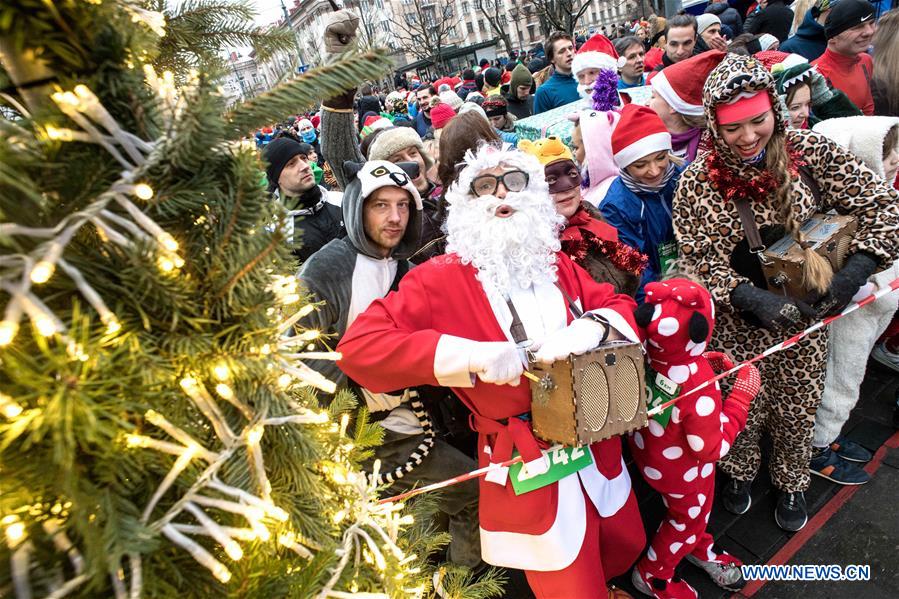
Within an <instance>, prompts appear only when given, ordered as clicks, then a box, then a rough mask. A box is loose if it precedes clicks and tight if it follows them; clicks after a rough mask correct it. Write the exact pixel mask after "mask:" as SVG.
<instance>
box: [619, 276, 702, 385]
mask: <svg viewBox="0 0 899 599" xmlns="http://www.w3.org/2000/svg"><path fill="white" fill-rule="evenodd" d="M645 290H646V300H645V303H644V304H643V305H641V306H640V307H639V308H637V310H636V312H635V313H634V316H635V318H636V321H637V325H638V326H639V327H640V328H641V329H642V331H641V332H642V333H643V336H644V338H645V339H646V352H647V354H648V355H649V359H650V360H653V361H656V362H661V363H663V364H667V365H679V364H687V363H689V362H694V361H696V360H697V359H699V358H700V357H701V356H702V354H703V352H704V351H705V350H706V347H707V346H708V344H709V341H710V340H711V338H712V329H713V328H714V326H715V306H714V304H713V302H712V296H711V295H710V294H709V292H708V291H707V290H706V288H705V287H703V286H702V285H699V284H697V283H694V282H692V281H688V280H686V279H670V280H667V281H660V282H656V283H649V284H648V285H646V288H645ZM679 382H682V381H679Z"/></svg>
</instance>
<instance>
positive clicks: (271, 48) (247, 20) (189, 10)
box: [153, 0, 294, 74]
mask: <svg viewBox="0 0 899 599" xmlns="http://www.w3.org/2000/svg"><path fill="white" fill-rule="evenodd" d="M155 5H156V10H158V11H160V12H162V13H163V14H165V16H166V35H165V37H163V38H162V39H161V40H160V41H159V46H158V51H159V53H158V55H157V56H156V58H155V60H154V61H153V65H154V66H155V67H156V69H157V70H158V71H160V72H162V71H164V70H169V71H172V72H173V73H180V74H184V73H186V72H187V71H188V70H189V69H190V68H198V69H202V70H207V69H208V67H210V66H214V65H219V64H220V63H221V52H222V50H223V49H225V48H232V47H251V48H254V49H255V50H256V56H257V59H259V60H265V59H266V58H268V57H269V56H271V55H272V54H273V53H275V52H278V51H289V50H290V49H292V48H293V45H294V38H293V33H292V31H290V30H288V29H285V28H280V27H269V28H265V27H260V26H258V25H256V23H255V21H254V19H255V18H256V10H255V8H254V7H253V5H252V4H251V3H249V2H248V1H247V0H188V1H187V2H183V3H174V2H171V1H170V0H155Z"/></svg>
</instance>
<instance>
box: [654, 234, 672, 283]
mask: <svg viewBox="0 0 899 599" xmlns="http://www.w3.org/2000/svg"><path fill="white" fill-rule="evenodd" d="M656 249H657V250H658V252H659V269H660V271H659V274H660V275H664V274H665V273H667V272H668V269H669V268H671V267H672V265H673V264H674V262H675V260H677V242H676V241H674V240H673V239H671V240H669V241H666V242H664V243H660V244H659V245H658V247H657V248H656Z"/></svg>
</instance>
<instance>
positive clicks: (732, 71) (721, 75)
mask: <svg viewBox="0 0 899 599" xmlns="http://www.w3.org/2000/svg"><path fill="white" fill-rule="evenodd" d="M758 92H762V93H767V94H768V96H769V97H770V98H771V106H773V107H774V121H775V131H779V132H783V131H786V128H787V123H788V122H789V116H788V115H786V114H784V112H783V109H780V108H779V107H780V105H781V103H780V102H779V101H778V97H777V89H776V87H775V84H774V76H773V75H771V73H770V72H769V71H768V69H766V68H765V65H764V64H762V62H761V61H760V60H758V59H756V58H754V57H752V56H740V55H737V54H728V55H727V56H725V57H724V60H722V61H721V63H720V64H719V65H718V66H717V67H715V68H714V69H712V72H711V73H709V76H708V79H706V81H705V85H704V86H703V88H702V104H703V108H704V109H705V118H706V121H707V122H708V124H709V132H710V133H711V135H712V139H713V140H714V142H715V147H716V149H717V150H718V152H719V154H720V155H721V157H722V158H724V160H725V161H726V162H728V163H730V164H732V165H733V166H742V161H741V160H740V158H739V157H738V156H736V155H735V154H734V153H733V152H731V150H730V147H729V146H728V145H727V144H726V143H725V142H724V138H722V137H721V134H720V133H719V132H718V113H717V109H718V106H719V105H721V104H728V103H730V102H734V101H736V100H737V99H738V98H740V97H745V96H751V95H754V94H756V93H758Z"/></svg>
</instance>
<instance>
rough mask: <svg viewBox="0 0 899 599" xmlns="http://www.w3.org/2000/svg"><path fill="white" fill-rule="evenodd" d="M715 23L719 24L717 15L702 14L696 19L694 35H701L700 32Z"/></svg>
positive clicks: (719, 20)
mask: <svg viewBox="0 0 899 599" xmlns="http://www.w3.org/2000/svg"><path fill="white" fill-rule="evenodd" d="M715 23H718V24H719V25H720V24H721V19H719V18H718V15H713V14H712V13H710V12H706V13H703V14H701V15H699V16H698V17H696V33H697V35H702V32H703V31H705V30H706V29H708V28H709V27H711V26H712V25H714V24H715Z"/></svg>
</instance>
